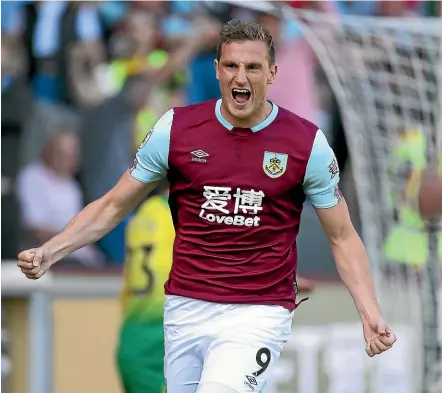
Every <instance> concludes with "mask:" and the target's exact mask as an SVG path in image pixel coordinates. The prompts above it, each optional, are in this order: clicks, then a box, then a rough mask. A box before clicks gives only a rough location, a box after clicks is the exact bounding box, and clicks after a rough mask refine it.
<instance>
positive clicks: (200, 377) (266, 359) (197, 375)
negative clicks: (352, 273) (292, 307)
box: [164, 295, 293, 393]
mask: <svg viewBox="0 0 442 393" xmlns="http://www.w3.org/2000/svg"><path fill="white" fill-rule="evenodd" d="M292 319H293V312H290V311H289V310H287V309H285V308H284V307H282V306H264V305H246V304H219V303H209V302H205V301H201V300H195V299H189V298H186V297H180V296H170V295H169V296H166V303H165V309H164V339H165V351H166V352H165V359H164V369H165V377H166V381H167V382H166V385H167V393H195V392H196V390H197V388H198V385H199V384H205V383H219V384H221V385H225V386H227V387H229V388H230V389H233V390H234V391H235V392H238V393H246V392H247V393H248V392H253V393H260V392H263V391H264V389H265V386H266V384H267V378H268V377H269V375H270V373H271V369H272V368H273V367H274V366H275V363H276V361H277V360H278V358H279V355H280V353H281V350H282V347H283V345H284V343H285V342H286V341H287V340H288V339H289V337H290V335H291V330H292Z"/></svg>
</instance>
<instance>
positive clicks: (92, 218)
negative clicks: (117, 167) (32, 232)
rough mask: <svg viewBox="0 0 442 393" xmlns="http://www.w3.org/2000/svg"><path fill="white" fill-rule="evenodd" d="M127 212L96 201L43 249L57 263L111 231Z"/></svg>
mask: <svg viewBox="0 0 442 393" xmlns="http://www.w3.org/2000/svg"><path fill="white" fill-rule="evenodd" d="M128 213H129V211H127V212H126V211H124V210H122V209H118V208H117V207H116V206H115V205H114V204H113V203H112V202H111V201H109V200H108V199H106V198H101V199H98V200H97V201H95V202H92V203H91V204H89V205H88V206H86V207H85V208H84V209H83V210H82V211H81V212H80V213H79V214H77V215H76V216H75V217H74V218H73V219H72V220H71V222H70V223H69V224H68V225H67V226H66V228H65V229H63V231H62V232H60V233H59V234H58V235H56V236H55V237H53V238H52V239H51V240H49V241H48V242H47V243H46V244H45V245H44V247H45V248H48V249H49V250H50V252H51V254H52V255H53V261H54V262H57V261H59V260H60V259H62V258H64V257H66V256H67V255H69V254H71V253H72V252H74V251H76V250H78V249H79V248H82V247H84V246H86V245H87V244H90V243H93V242H95V241H97V240H99V239H100V238H102V237H103V236H104V235H105V234H107V233H108V232H109V231H111V230H112V229H113V228H114V227H115V226H116V225H117V224H118V223H119V222H120V221H121V220H122V219H123V218H124V217H125V215H126V214H128Z"/></svg>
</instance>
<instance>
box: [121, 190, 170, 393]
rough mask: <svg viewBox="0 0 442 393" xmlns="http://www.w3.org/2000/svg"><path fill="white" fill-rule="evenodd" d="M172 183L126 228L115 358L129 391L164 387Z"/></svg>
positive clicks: (154, 391) (155, 391) (145, 392)
mask: <svg viewBox="0 0 442 393" xmlns="http://www.w3.org/2000/svg"><path fill="white" fill-rule="evenodd" d="M167 194H168V187H167V186H166V185H163V186H162V187H161V188H160V189H159V192H158V193H157V194H155V195H153V196H152V197H150V198H148V199H147V200H146V201H145V202H144V203H143V204H142V205H140V207H139V208H138V210H137V211H136V213H135V216H134V217H133V218H132V219H131V221H130V222H129V223H128V226H127V229H126V246H127V253H126V261H125V268H124V287H123V291H122V303H123V322H122V326H121V332H120V341H119V345H118V349H117V364H118V370H119V373H120V377H121V381H122V385H123V388H124V391H125V393H163V392H164V386H165V383H164V366H163V362H164V332H163V304H164V300H165V295H164V283H165V282H166V280H167V278H168V276H169V270H170V267H171V265H172V248H173V241H174V237H175V232H174V228H173V223H172V218H171V215H170V210H169V205H168V195H167Z"/></svg>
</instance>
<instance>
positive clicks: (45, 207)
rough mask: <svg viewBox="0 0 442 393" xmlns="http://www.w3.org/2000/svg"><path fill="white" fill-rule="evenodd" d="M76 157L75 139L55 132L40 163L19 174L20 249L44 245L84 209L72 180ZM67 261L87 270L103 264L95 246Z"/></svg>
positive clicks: (77, 143)
mask: <svg viewBox="0 0 442 393" xmlns="http://www.w3.org/2000/svg"><path fill="white" fill-rule="evenodd" d="M60 129H62V127H60ZM79 156H80V147H79V140H78V137H77V135H76V134H74V133H72V132H62V133H61V132H58V133H55V135H54V136H53V137H52V138H51V139H50V140H49V143H48V144H47V145H46V147H45V149H44V150H43V154H42V157H41V160H39V161H38V162H34V163H32V164H29V165H27V166H26V167H25V168H23V169H22V170H21V172H20V174H19V176H18V180H17V184H18V199H19V203H20V208H21V224H22V229H23V239H22V240H23V243H24V245H23V247H34V246H35V245H37V244H40V243H42V242H46V241H47V240H48V239H50V238H51V237H53V236H54V234H55V233H57V232H59V231H60V230H62V229H63V228H64V227H65V226H66V225H67V224H68V223H69V221H70V220H71V219H72V218H73V217H74V216H75V215H76V214H77V213H78V212H80V210H81V209H82V208H83V207H84V204H83V195H82V192H81V189H80V187H79V185H78V183H77V182H76V180H75V179H74V175H75V173H76V172H77V168H78V163H79ZM69 259H70V260H71V261H72V262H75V263H77V264H81V265H83V266H88V267H98V266H100V265H102V264H103V263H104V259H103V257H102V256H101V255H100V253H98V252H97V250H96V249H95V247H94V246H86V247H84V248H82V249H80V250H78V251H77V252H75V253H74V254H72V257H70V258H69Z"/></svg>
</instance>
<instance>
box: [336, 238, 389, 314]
mask: <svg viewBox="0 0 442 393" xmlns="http://www.w3.org/2000/svg"><path fill="white" fill-rule="evenodd" d="M332 252H333V256H334V258H335V262H336V266H337V269H338V272H339V274H340V276H341V278H342V280H343V281H344V283H345V285H346V287H347V288H348V290H349V292H350V294H351V296H352V297H353V300H354V302H355V305H356V308H357V310H358V312H359V315H360V316H361V319H363V320H367V319H368V318H370V317H375V316H380V314H381V311H380V308H379V304H378V301H377V299H376V294H375V290H374V284H373V278H372V275H371V269H370V263H369V261H368V256H367V253H366V251H365V247H364V245H363V244H362V241H361V239H360V238H359V235H358V234H357V233H356V231H355V230H353V231H352V232H351V233H350V234H349V235H348V236H346V237H345V238H343V239H340V240H339V241H336V242H332Z"/></svg>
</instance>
